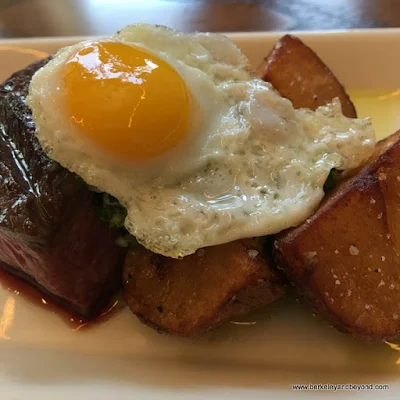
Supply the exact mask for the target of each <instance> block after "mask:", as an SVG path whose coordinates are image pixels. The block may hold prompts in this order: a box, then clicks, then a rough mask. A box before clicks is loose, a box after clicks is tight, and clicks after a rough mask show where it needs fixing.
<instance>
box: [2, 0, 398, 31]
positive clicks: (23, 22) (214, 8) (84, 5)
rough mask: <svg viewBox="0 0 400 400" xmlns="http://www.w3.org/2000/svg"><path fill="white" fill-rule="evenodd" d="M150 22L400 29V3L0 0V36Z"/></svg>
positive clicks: (216, 27) (228, 27) (198, 26)
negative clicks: (398, 27) (399, 27)
mask: <svg viewBox="0 0 400 400" xmlns="http://www.w3.org/2000/svg"><path fill="white" fill-rule="evenodd" d="M133 22H150V23H159V24H164V25H168V26H171V27H174V28H177V29H180V30H183V31H193V30H201V31H225V32H232V31H243V32H244V31H266V30H269V31H271V30H275V31H276V30H321V29H349V28H373V27H397V26H400V0H263V1H262V0H258V1H223V0H220V1H210V0H208V1H207V0H197V1H196V0H171V1H169V0H142V1H138V0H136V1H135V0H0V37H34V36H63V35H96V34H110V33H112V32H114V31H115V30H117V29H118V28H120V27H121V26H124V25H126V24H128V23H133Z"/></svg>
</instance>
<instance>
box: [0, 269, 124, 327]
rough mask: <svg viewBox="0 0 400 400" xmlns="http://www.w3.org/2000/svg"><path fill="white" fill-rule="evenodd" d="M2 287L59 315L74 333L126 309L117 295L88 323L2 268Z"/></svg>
mask: <svg viewBox="0 0 400 400" xmlns="http://www.w3.org/2000/svg"><path fill="white" fill-rule="evenodd" d="M0 286H1V287H2V288H3V289H5V290H7V291H9V292H10V293H13V294H14V295H17V296H22V297H23V298H24V299H25V300H26V301H28V302H29V303H30V304H34V305H35V306H37V307H40V308H42V309H45V310H46V311H48V312H51V313H53V314H57V315H58V316H59V317H60V318H61V319H62V320H63V321H65V323H66V325H67V326H68V327H69V328H70V329H72V330H74V331H78V330H79V331H81V330H86V329H88V328H91V327H93V326H95V325H98V324H101V323H103V322H105V321H108V320H109V319H110V318H112V317H113V316H114V315H115V314H117V313H118V312H119V311H120V310H122V309H123V308H124V307H125V305H124V303H123V301H122V299H121V298H120V297H119V296H118V295H116V296H115V297H114V298H113V299H112V300H111V301H110V303H109V304H108V305H107V307H105V308H104V310H103V311H101V312H100V313H99V315H98V316H97V317H95V318H93V319H91V320H90V321H88V320H84V319H81V318H80V317H77V316H76V315H75V314H74V313H73V312H71V311H69V310H67V309H66V308H64V307H63V306H61V305H60V304H58V303H57V301H56V300H54V299H52V298H51V296H49V295H45V294H43V293H41V292H40V291H39V290H38V289H36V288H35V287H33V286H32V285H30V284H29V283H28V282H25V281H24V280H23V279H21V278H18V277H16V276H14V275H12V274H11V273H9V272H7V271H5V270H4V269H3V268H1V267H0Z"/></svg>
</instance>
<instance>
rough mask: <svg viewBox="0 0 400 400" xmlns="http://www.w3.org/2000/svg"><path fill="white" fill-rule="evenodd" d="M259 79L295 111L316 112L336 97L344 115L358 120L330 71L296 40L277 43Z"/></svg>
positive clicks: (282, 40) (291, 37)
mask: <svg viewBox="0 0 400 400" xmlns="http://www.w3.org/2000/svg"><path fill="white" fill-rule="evenodd" d="M258 75H259V76H260V77H262V79H264V80H265V81H268V82H270V83H271V84H272V86H274V88H275V89H276V90H277V91H278V92H279V93H280V94H281V96H283V97H286V98H287V99H289V100H290V101H291V102H292V103H293V106H294V108H303V107H306V108H310V109H311V110H315V109H317V108H318V107H320V106H323V105H326V104H328V103H330V102H331V101H332V99H334V98H335V97H339V99H340V101H341V103H342V110H343V114H344V115H346V116H347V117H350V118H356V117H357V113H356V109H355V107H354V104H353V103H352V102H351V100H350V98H349V96H348V95H347V93H346V91H345V89H344V87H343V86H342V85H341V84H340V82H339V81H338V79H337V78H336V77H335V75H334V74H333V73H332V71H331V70H330V69H329V68H328V67H327V66H326V65H325V64H324V63H323V61H322V60H321V59H320V58H319V57H318V56H317V55H316V54H315V53H314V51H313V50H311V49H310V48H309V47H308V46H306V45H305V44H304V43H303V42H302V41H301V40H300V39H299V38H297V37H295V36H291V35H285V36H283V37H282V38H281V39H280V40H279V41H278V42H277V44H276V45H275V47H274V49H273V50H272V52H271V53H270V54H269V55H268V56H267V57H266V58H265V60H264V63H263V64H262V65H261V66H260V67H259V69H258Z"/></svg>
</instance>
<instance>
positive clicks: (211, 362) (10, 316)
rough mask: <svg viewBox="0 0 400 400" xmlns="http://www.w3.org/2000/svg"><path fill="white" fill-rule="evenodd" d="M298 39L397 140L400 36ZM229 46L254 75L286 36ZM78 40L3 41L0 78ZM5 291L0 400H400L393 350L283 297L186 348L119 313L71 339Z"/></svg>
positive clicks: (258, 36)
mask: <svg viewBox="0 0 400 400" xmlns="http://www.w3.org/2000/svg"><path fill="white" fill-rule="evenodd" d="M296 35H298V36H299V37H300V38H301V39H303V40H304V41H305V43H306V44H308V45H309V46H311V47H312V48H313V49H314V50H315V51H316V52H317V54H318V55H319V56H320V57H321V58H322V59H323V60H324V61H325V62H326V63H327V65H328V66H329V67H330V68H331V69H332V70H333V71H334V73H335V74H336V75H337V76H338V78H339V80H340V81H341V82H343V83H344V84H345V86H346V87H347V88H348V89H349V91H350V94H351V95H352V94H353V100H354V102H355V103H356V106H358V110H359V114H360V115H361V116H366V115H368V114H369V115H371V116H372V117H373V121H374V122H375V123H376V124H375V125H376V129H377V134H378V137H383V136H385V135H387V134H390V133H392V132H394V130H396V129H397V128H400V113H398V110H400V100H399V98H400V75H399V73H398V64H399V62H400V56H399V55H398V53H397V52H396V51H395V50H396V49H397V48H398V45H399V44H400V30H396V29H393V30H360V31H342V32H329V33H327V32H320V33H296ZM229 36H230V37H231V38H232V39H233V40H234V41H235V42H236V43H237V44H238V45H239V47H241V49H242V50H243V51H244V53H246V54H247V55H248V57H249V59H250V61H251V62H252V64H253V65H254V67H257V66H258V65H259V63H260V62H261V60H262V58H263V56H265V55H266V54H267V53H268V51H269V50H270V49H271V48H272V47H273V45H274V43H275V42H276V40H277V39H279V37H280V36H282V34H280V33H274V34H270V33H254V34H231V35H229ZM81 39H82V38H62V39H30V40H8V41H2V42H0V51H1V59H0V75H1V78H2V79H5V78H6V77H8V75H10V74H11V73H12V72H14V71H16V70H17V69H20V68H22V67H24V66H26V65H27V64H28V63H30V62H32V61H33V60H35V59H38V58H42V57H44V56H46V55H47V54H49V53H52V52H54V51H55V50H57V49H58V48H60V47H62V46H65V45H68V44H71V43H74V42H76V41H78V40H81ZM1 282H2V287H0V352H1V353H0V354H1V357H0V388H1V389H0V394H1V397H0V398H1V399H13V400H15V399H26V398H30V399H33V400H36V399H40V400H44V399H71V398H74V399H81V398H82V399H83V398H85V399H87V398H96V399H109V398H118V399H119V400H123V399H128V398H129V399H131V398H135V399H150V398H151V399H155V398H162V399H166V398H171V399H201V398H209V399H214V398H218V399H223V398H229V399H242V398H245V397H248V396H252V398H253V399H264V398H267V397H269V398H275V397H279V398H282V399H291V398H294V397H296V398H298V397H299V396H300V397H302V396H304V397H305V398H308V397H310V395H311V394H310V392H309V391H306V390H294V387H293V385H297V384H304V385H307V384H347V383H350V384H354V385H360V384H365V385H367V386H366V387H364V389H363V390H359V391H358V393H357V394H358V395H363V396H364V397H365V398H376V397H377V396H379V397H382V398H393V399H394V398H398V397H399V396H400V371H399V370H400V353H399V351H398V350H400V347H397V345H396V343H382V344H374V345H371V344H369V345H367V344H363V343H360V342H357V341H355V340H354V339H352V338H350V337H348V336H346V335H344V334H341V333H339V332H337V331H336V330H334V329H332V328H330V327H329V326H328V325H327V324H326V323H325V322H323V321H321V320H319V318H317V317H313V316H312V314H311V312H310V311H309V310H308V309H307V308H306V307H303V306H301V305H299V304H297V303H296V301H295V300H294V299H292V298H290V297H286V298H285V299H283V300H281V301H278V302H276V303H275V304H273V305H272V306H269V307H267V308H266V309H264V310H261V311H259V312H257V313H253V314H251V315H247V316H246V317H244V318H242V319H241V320H239V321H231V322H230V323H227V324H226V325H225V326H224V327H223V328H222V329H220V330H219V331H218V332H215V333H212V334H209V335H207V336H205V337H203V338H202V339H198V340H188V339H178V338H173V337H168V336H162V335H159V334H157V333H155V332H154V331H152V330H151V329H150V328H147V327H145V326H143V325H141V324H140V323H139V322H138V321H137V320H136V318H135V317H133V316H132V315H131V313H130V312H129V311H128V310H127V309H123V310H122V311H119V312H118V313H116V314H115V315H113V316H112V317H111V318H109V319H107V320H105V321H103V322H102V323H99V324H96V325H94V326H92V327H90V328H86V329H77V326H76V325H75V328H72V327H71V326H70V325H68V324H67V323H66V321H65V318H63V317H61V316H60V315H59V314H58V313H54V312H52V310H51V309H47V308H46V306H45V305H43V306H39V305H38V304H36V303H34V302H32V301H31V300H30V299H29V298H27V297H25V296H22V295H21V294H20V293H19V292H18V288H16V287H14V286H13V285H10V284H8V283H7V282H6V281H3V280H0V283H1ZM78 328H79V326H78ZM370 385H372V388H375V390H372V391H371V390H369V389H370V388H371V386H370ZM374 385H389V388H388V386H386V389H385V390H379V391H378V389H379V388H378V387H375V386H374ZM313 393H314V394H315V393H316V392H315V391H313ZM355 394H356V390H354V388H353V389H351V390H346V391H342V392H341V395H342V397H343V398H347V397H349V398H350V397H353V396H354V395H355ZM333 395H334V392H333V390H326V391H319V392H318V396H320V397H326V398H330V396H333Z"/></svg>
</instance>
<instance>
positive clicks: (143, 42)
mask: <svg viewBox="0 0 400 400" xmlns="http://www.w3.org/2000/svg"><path fill="white" fill-rule="evenodd" d="M109 40H120V41H123V42H126V43H130V44H132V45H136V46H141V47H144V48H146V49H148V50H149V51H151V52H153V53H155V54H158V55H159V56H160V57H162V58H164V59H165V60H166V61H167V62H168V63H170V65H172V66H173V67H174V68H175V69H176V70H177V71H178V72H179V73H180V74H181V76H182V77H183V79H184V80H185V82H186V84H187V86H188V88H189V90H190V92H191V93H192V95H193V97H194V99H195V104H196V108H195V109H194V110H193V111H194V112H193V115H194V118H193V124H192V126H191V130H190V132H189V133H188V135H187V139H186V140H185V141H184V142H182V143H181V144H180V145H179V146H177V147H176V148H174V149H173V150H172V151H170V152H169V153H168V154H165V155H163V156H162V157H159V158H156V159H153V160H151V161H149V162H146V163H140V164H124V163H118V162H117V161H116V160H112V159H110V158H107V157H104V155H102V154H100V152H99V151H98V150H97V149H96V148H95V147H94V146H93V145H91V144H90V143H88V142H85V140H84V139H83V138H82V137H81V136H80V135H79V134H77V133H76V132H74V130H73V129H71V126H70V124H69V116H68V115H66V113H65V110H64V106H63V104H62V101H60V95H61V94H62V93H61V88H60V72H59V71H60V68H61V67H62V66H63V64H64V63H65V62H66V60H67V59H68V58H69V56H70V55H71V54H73V53H74V52H76V51H77V50H78V49H79V48H80V47H81V46H82V44H77V45H75V46H72V47H68V48H65V49H62V50H60V51H59V52H58V53H57V55H56V56H55V57H54V59H53V60H52V61H50V62H49V63H48V64H47V65H46V66H45V67H44V68H42V69H41V70H39V71H38V72H37V73H36V74H35V76H34V77H33V79H32V82H31V85H30V91H29V96H28V104H29V106H30V107H31V109H32V112H33V118H34V121H35V123H36V127H37V137H38V139H39V141H40V143H41V145H42V147H43V149H44V151H45V152H46V153H47V154H48V155H49V157H51V158H53V159H54V160H56V161H58V162H59V163H61V164H62V165H63V166H64V167H65V168H68V169H69V170H70V171H72V172H75V173H77V174H78V175H80V176H81V177H82V178H83V179H84V180H85V181H86V182H87V183H88V184H89V185H92V186H96V187H98V188H99V189H100V190H102V191H104V192H107V193H109V194H111V195H113V196H114V197H116V198H117V199H118V200H119V201H120V202H121V204H122V205H124V206H125V207H126V208H127V211H128V214H127V218H126V221H125V226H126V228H127V229H128V230H129V231H130V232H131V233H132V234H133V235H134V236H135V237H136V238H137V240H138V241H139V242H140V243H142V244H143V245H144V246H146V247H147V248H149V249H150V250H152V251H154V252H156V253H160V254H163V255H166V256H169V257H176V258H178V257H183V256H186V255H189V254H192V253H194V252H195V251H196V250H197V249H198V248H201V247H206V246H211V245H217V244H221V243H226V242H229V241H233V240H236V239H240V238H247V237H255V236H263V235H269V234H273V233H277V232H279V231H281V230H283V229H286V228H288V227H290V226H294V225H297V224H299V223H300V222H302V221H303V220H304V219H305V218H307V217H308V216H309V215H310V214H311V213H312V212H313V210H314V209H315V208H316V207H317V205H318V204H319V202H320V201H321V199H322V197H323V194H324V193H323V185H324V182H325V180H326V178H327V176H328V174H329V172H330V170H331V169H332V168H337V169H349V168H354V167H357V166H359V165H360V164H361V163H363V162H364V161H365V160H366V159H367V158H368V157H369V156H370V155H371V153H372V151H373V147H374V145H375V136H374V131H373V129H372V126H371V124H370V122H369V120H357V119H348V118H346V117H344V116H343V114H342V112H341V107H340V103H339V101H338V100H335V101H334V102H333V104H332V105H330V106H327V107H322V108H320V109H318V110H317V111H316V112H311V111H310V110H294V108H293V106H292V104H291V103H290V102H289V101H288V100H286V99H283V98H282V97H280V96H279V95H278V94H277V93H276V92H275V90H274V89H273V88H272V87H271V85H270V84H268V83H265V82H263V81H261V80H259V79H257V78H255V77H253V76H252V75H251V73H250V72H249V67H248V60H247V58H246V57H245V56H244V55H243V54H242V53H241V52H240V50H239V49H238V48H237V47H236V46H235V45H234V44H233V43H232V42H230V41H229V40H228V39H227V38H225V37H223V36H219V35H213V34H192V35H187V34H183V33H180V32H177V31H174V30H170V29H167V28H164V27H159V26H151V25H146V24H137V25H132V26H128V27H126V28H125V29H123V30H121V31H119V32H118V33H117V34H116V35H114V36H113V37H112V38H111V39H109ZM155 112H156V110H155Z"/></svg>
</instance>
